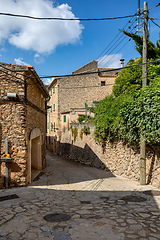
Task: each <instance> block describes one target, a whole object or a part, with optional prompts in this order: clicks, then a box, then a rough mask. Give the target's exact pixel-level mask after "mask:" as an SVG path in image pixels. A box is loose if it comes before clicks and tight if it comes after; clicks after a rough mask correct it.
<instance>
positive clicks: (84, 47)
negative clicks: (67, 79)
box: [0, 0, 160, 76]
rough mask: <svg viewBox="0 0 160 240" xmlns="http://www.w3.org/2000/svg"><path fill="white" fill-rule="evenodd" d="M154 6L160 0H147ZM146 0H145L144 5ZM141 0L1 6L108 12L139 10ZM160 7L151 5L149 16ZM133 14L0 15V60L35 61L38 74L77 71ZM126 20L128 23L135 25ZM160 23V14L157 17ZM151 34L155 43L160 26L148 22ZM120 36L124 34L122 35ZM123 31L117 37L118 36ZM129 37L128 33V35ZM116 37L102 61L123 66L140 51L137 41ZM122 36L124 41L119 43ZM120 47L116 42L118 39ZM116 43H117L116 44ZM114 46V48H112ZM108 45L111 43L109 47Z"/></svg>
mask: <svg viewBox="0 0 160 240" xmlns="http://www.w3.org/2000/svg"><path fill="white" fill-rule="evenodd" d="M147 2H148V7H149V8H152V7H154V6H156V5H157V4H158V3H159V0H148V1H147ZM143 3H144V1H142V0H141V6H140V7H141V8H143ZM137 8H138V0H132V1H128V0H122V1H118V0H112V1H106V0H99V1H97V0H57V1H51V0H27V1H26V0H17V1H16V0H1V1H0V9H1V12H10V13H15V14H25V15H32V16H38V17H54V16H56V17H65V18H74V17H77V18H103V17H116V16H124V15H132V14H135V13H136V11H137ZM159 13H160V7H157V8H153V9H151V10H150V11H149V16H150V17H154V18H160V17H159V16H160V14H159ZM129 20H130V19H129V18H127V19H122V20H120V19H119V20H109V21H89V22H83V21H81V22H78V21H74V22H71V21H70V22H60V21H54V22H53V21H49V22H48V21H43V22H42V21H37V20H30V19H21V18H13V17H6V16H0V58H1V60H0V61H1V62H8V63H17V64H24V65H25V64H27V65H32V66H33V67H34V68H35V70H36V71H37V73H38V75H39V76H46V75H47V76H48V75H62V74H71V73H72V71H74V70H76V69H77V68H79V67H81V66H83V65H84V64H87V63H88V62H90V61H92V60H93V59H94V60H97V58H98V56H99V55H100V53H101V52H102V51H103V50H104V49H105V48H106V47H107V46H108V44H110V42H112V41H113V39H114V38H115V37H116V35H117V34H118V33H119V29H123V27H124V26H125V25H126V24H127V23H128V21H129ZM133 21H134V18H133V19H132V21H131V23H130V24H129V23H128V24H127V26H126V29H127V28H128V27H129V26H131V29H132V28H133V26H135V25H136V22H135V23H133ZM155 21H156V22H157V23H158V24H159V25H160V20H155ZM149 30H150V39H151V40H152V41H153V42H154V43H155V42H156V40H157V39H158V38H159V32H160V30H159V28H158V27H157V26H155V25H154V24H153V23H151V21H150V23H149ZM119 37H121V35H119ZM119 37H118V38H119ZM124 37H125V36H124ZM118 38H117V39H116V40H115V41H114V42H113V45H110V47H111V46H112V48H111V49H110V51H108V52H107V53H106V56H105V58H104V59H102V60H103V61H101V65H100V67H120V62H119V59H120V58H124V59H125V64H126V63H127V62H128V61H129V60H130V59H131V58H135V57H138V56H139V55H138V53H137V52H136V50H135V49H134V48H135V46H134V42H133V41H130V42H129V41H128V40H129V38H127V37H126V38H125V39H124V40H123V41H122V39H123V36H122V37H121V38H120V39H119V40H118ZM120 41H122V42H121V43H120ZM117 44H119V45H118V47H116V45H117ZM115 47H116V48H115ZM113 48H115V49H113ZM108 49H109V48H108ZM107 55H109V56H107Z"/></svg>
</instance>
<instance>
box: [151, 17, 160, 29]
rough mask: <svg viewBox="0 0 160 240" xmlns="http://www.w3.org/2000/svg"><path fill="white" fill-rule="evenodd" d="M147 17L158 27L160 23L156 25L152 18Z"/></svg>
mask: <svg viewBox="0 0 160 240" xmlns="http://www.w3.org/2000/svg"><path fill="white" fill-rule="evenodd" d="M149 19H150V20H151V21H152V22H153V23H154V24H155V25H156V26H157V27H159V28H160V25H158V24H157V23H156V22H154V21H153V19H152V18H149Z"/></svg>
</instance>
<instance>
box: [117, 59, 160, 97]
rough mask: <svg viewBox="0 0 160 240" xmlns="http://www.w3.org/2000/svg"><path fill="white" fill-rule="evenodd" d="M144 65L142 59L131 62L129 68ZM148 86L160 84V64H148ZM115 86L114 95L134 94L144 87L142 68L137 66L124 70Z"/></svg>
mask: <svg viewBox="0 0 160 240" xmlns="http://www.w3.org/2000/svg"><path fill="white" fill-rule="evenodd" d="M140 63H142V59H141V58H139V59H137V60H131V61H130V62H129V63H128V64H127V66H132V65H136V64H140ZM147 72H148V84H149V83H152V84H155V83H156V82H158V81H159V80H158V81H157V80H156V79H159V75H160V64H157V63H156V64H148V67H147ZM115 83H116V84H115V85H114V86H113V94H114V96H116V97H118V96H120V95H121V94H134V92H136V91H137V90H139V89H140V88H141V86H142V66H136V67H133V68H132V67H131V68H126V69H123V70H122V71H121V72H120V73H119V76H118V77H117V78H116V80H115Z"/></svg>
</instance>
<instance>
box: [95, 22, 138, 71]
mask: <svg viewBox="0 0 160 240" xmlns="http://www.w3.org/2000/svg"><path fill="white" fill-rule="evenodd" d="M132 25H133V24H132ZM135 27H136V26H134V27H133V28H132V29H131V31H133V29H134V28H135ZM131 31H130V33H131ZM126 38H127V36H124V38H123V39H122V40H121V41H120V43H118V44H117V45H116V46H115V47H114V48H113V49H112V51H110V52H109V53H108V55H110V54H111V53H112V52H113V51H114V50H115V49H116V48H117V47H118V46H119V45H120V44H121V43H122V42H123V41H124V40H125V39H126ZM129 41H130V40H129ZM127 43H128V41H127ZM123 47H125V45H124V46H123ZM123 47H122V48H123ZM122 48H121V49H122ZM121 49H120V50H121ZM120 50H119V51H120ZM119 51H118V52H119ZM118 52H117V53H118ZM117 53H116V54H117ZM116 54H115V55H116ZM108 55H105V56H104V57H103V59H102V61H99V64H100V63H102V62H103V61H104V60H105V59H106V58H107V57H108ZM115 55H114V56H112V58H111V59H113V58H114V57H115ZM111 59H109V60H108V61H107V62H106V63H105V64H104V65H103V67H104V66H105V65H106V64H107V63H108V62H109V61H110V60H111Z"/></svg>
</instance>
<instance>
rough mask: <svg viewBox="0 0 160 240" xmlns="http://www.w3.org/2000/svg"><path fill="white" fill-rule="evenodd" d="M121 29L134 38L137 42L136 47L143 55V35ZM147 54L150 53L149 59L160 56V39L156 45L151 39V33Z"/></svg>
mask: <svg viewBox="0 0 160 240" xmlns="http://www.w3.org/2000/svg"><path fill="white" fill-rule="evenodd" d="M120 31H122V32H123V33H124V34H125V35H127V36H128V37H131V38H132V39H133V40H134V42H135V44H136V47H135V49H136V50H137V51H138V52H139V54H140V55H141V56H142V53H143V37H142V36H140V35H138V34H135V33H129V32H127V31H124V30H120ZM147 55H148V59H158V58H159V57H160V39H159V40H158V41H157V42H156V45H155V44H153V43H152V42H151V41H150V40H149V34H148V36H147Z"/></svg>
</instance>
